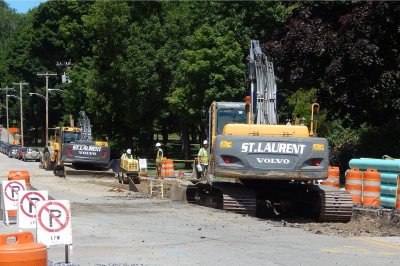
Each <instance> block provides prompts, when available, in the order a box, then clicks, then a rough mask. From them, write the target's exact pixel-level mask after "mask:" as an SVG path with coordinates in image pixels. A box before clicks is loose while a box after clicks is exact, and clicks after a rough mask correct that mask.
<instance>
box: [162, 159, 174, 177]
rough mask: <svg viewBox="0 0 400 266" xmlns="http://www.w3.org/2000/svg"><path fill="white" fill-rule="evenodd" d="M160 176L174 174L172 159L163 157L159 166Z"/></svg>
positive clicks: (171, 175)
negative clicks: (160, 166)
mask: <svg viewBox="0 0 400 266" xmlns="http://www.w3.org/2000/svg"><path fill="white" fill-rule="evenodd" d="M161 176H162V177H173V176H174V161H173V160H170V159H164V160H163V162H162V168H161Z"/></svg>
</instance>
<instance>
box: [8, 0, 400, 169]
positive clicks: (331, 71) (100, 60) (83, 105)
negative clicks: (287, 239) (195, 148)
mask: <svg viewBox="0 0 400 266" xmlns="http://www.w3.org/2000/svg"><path fill="white" fill-rule="evenodd" d="M399 13H400V8H399V6H398V5H396V4H394V3H390V2H305V3H295V2H270V1H253V2H219V1H216V2H208V1H199V2H195V1H182V2H173V1H159V2H137V1H95V2H92V1H61V0H55V1H47V2H45V3H42V4H41V5H40V6H39V7H37V8H35V9H33V10H32V11H30V12H29V13H28V14H25V15H18V14H16V13H15V11H13V10H11V9H10V8H9V7H8V6H7V4H5V3H4V1H0V48H1V49H0V79H1V82H2V84H3V86H4V85H10V83H11V82H16V81H19V80H25V81H27V82H29V84H30V85H29V89H26V90H24V101H25V103H24V110H25V121H26V126H25V128H26V129H27V131H28V130H29V132H31V133H32V134H31V138H32V140H33V141H36V140H37V139H38V138H40V135H41V134H40V132H43V130H42V128H43V126H44V116H43V115H40V114H43V113H44V102H43V100H42V99H40V98H33V97H29V96H28V92H29V91H30V92H37V93H42V94H43V93H44V84H45V83H44V82H45V80H44V79H43V78H42V77H38V76H37V75H36V74H37V73H38V72H46V71H49V72H54V73H57V74H59V76H60V75H61V74H63V73H64V71H65V72H67V73H68V74H69V76H70V77H71V79H72V81H73V82H72V83H68V84H60V81H59V79H56V78H51V79H50V86H51V87H53V88H59V89H63V90H64V93H63V94H62V95H61V94H55V93H51V96H50V106H51V111H50V127H53V126H56V125H59V124H63V123H64V124H65V123H67V122H68V120H69V115H70V114H72V115H73V116H74V117H75V118H76V117H77V115H78V112H79V111H80V110H85V111H86V112H87V113H88V115H89V117H90V118H91V121H92V123H93V126H94V128H93V131H94V133H95V134H96V135H97V137H99V138H105V137H108V139H109V140H110V143H111V144H112V145H113V151H114V152H118V151H120V149H125V148H127V147H132V148H133V150H134V152H135V153H136V154H140V155H148V154H150V152H152V150H151V147H152V142H153V136H154V134H157V135H158V134H162V136H163V139H164V141H165V140H166V139H167V136H168V133H178V134H179V135H180V137H181V140H182V156H183V157H185V158H189V156H190V154H189V145H190V138H189V135H193V136H195V139H197V138H206V137H207V136H206V135H205V132H206V130H205V125H204V124H202V123H201V118H202V117H201V112H202V110H204V109H207V108H208V107H209V105H210V103H211V102H212V101H241V100H243V98H244V97H245V96H246V94H247V93H248V92H247V88H246V83H245V62H246V56H247V55H248V50H249V43H250V40H251V39H258V40H260V41H261V43H265V45H264V49H265V52H266V53H267V55H268V56H269V57H270V59H272V61H273V62H274V66H275V69H276V76H277V78H278V106H279V111H280V117H281V121H282V120H283V119H284V118H286V117H287V116H290V117H291V118H292V119H293V118H294V116H296V115H297V114H300V115H301V116H304V117H305V118H306V119H308V118H309V107H308V106H309V104H310V103H312V102H314V101H318V102H319V103H320V104H321V109H322V110H325V111H321V118H322V120H323V122H322V123H321V131H320V134H322V135H324V136H326V137H328V139H329V141H330V143H331V145H332V151H333V153H332V154H334V156H333V157H335V158H338V159H334V158H333V161H335V160H336V162H338V161H340V160H342V159H343V158H348V157H349V156H355V155H357V154H361V153H364V154H365V153H368V154H369V155H376V154H378V153H384V151H385V150H387V151H388V152H389V151H390V152H393V153H394V154H393V155H396V154H397V155H400V154H399V152H397V153H396V151H394V150H393V149H390V147H394V146H395V145H397V144H396V143H395V141H391V144H390V145H388V146H385V147H386V148H382V149H374V147H376V145H375V146H374V145H372V144H370V143H369V142H368V140H371V139H374V138H377V136H378V135H379V132H380V133H381V134H382V135H385V136H390V135H391V132H392V131H391V130H394V132H397V133H400V129H399V128H398V127H397V126H395V125H396V123H395V122H396V121H398V119H400V117H399V113H400V90H399V89H398V87H399V80H400V72H399V62H400V59H399V51H398V47H399V26H398V25H399V18H400V14H399ZM69 60H71V62H72V63H73V67H72V68H67V69H66V68H60V67H57V62H63V61H69ZM10 110H11V116H13V117H17V116H18V106H17V105H16V104H13V105H12V107H10ZM3 120H4V119H3ZM196 136H197V137H196ZM392 139H395V138H392ZM366 143H369V144H366ZM371 145H372V146H371ZM363 147H369V148H370V149H369V151H371V149H372V150H374V151H375V152H368V151H366V149H364V148H363ZM345 154H347V155H345ZM342 161H343V160H342Z"/></svg>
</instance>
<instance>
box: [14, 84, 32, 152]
mask: <svg viewBox="0 0 400 266" xmlns="http://www.w3.org/2000/svg"><path fill="white" fill-rule="evenodd" d="M13 85H19V103H20V114H21V146H22V147H23V146H24V115H23V108H22V86H24V85H29V83H26V82H23V81H20V82H19V83H13Z"/></svg>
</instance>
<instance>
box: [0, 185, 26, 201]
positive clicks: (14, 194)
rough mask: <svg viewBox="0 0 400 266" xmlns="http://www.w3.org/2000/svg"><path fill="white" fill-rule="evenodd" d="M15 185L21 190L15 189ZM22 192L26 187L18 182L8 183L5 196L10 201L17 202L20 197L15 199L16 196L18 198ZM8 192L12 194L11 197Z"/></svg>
mask: <svg viewBox="0 0 400 266" xmlns="http://www.w3.org/2000/svg"><path fill="white" fill-rule="evenodd" d="M13 184H15V185H18V187H19V190H17V189H15V187H13V186H12V185H13ZM21 190H25V186H24V185H22V183H20V182H18V181H13V182H10V183H8V184H7V186H6V187H5V188H4V194H5V195H6V197H7V198H8V199H9V200H11V201H17V200H18V197H15V196H18V191H21ZM8 192H11V196H10V195H8Z"/></svg>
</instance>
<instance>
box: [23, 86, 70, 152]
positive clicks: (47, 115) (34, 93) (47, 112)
mask: <svg viewBox="0 0 400 266" xmlns="http://www.w3.org/2000/svg"><path fill="white" fill-rule="evenodd" d="M47 91H48V92H50V91H59V92H62V93H64V91H63V90H60V89H47ZM29 95H30V96H34V95H36V96H38V97H40V98H42V99H43V100H45V102H46V145H47V139H48V133H47V132H48V130H49V128H48V127H49V124H48V117H49V109H48V104H49V103H48V102H49V98H48V97H46V96H44V95H42V94H40V93H36V92H30V93H29Z"/></svg>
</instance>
